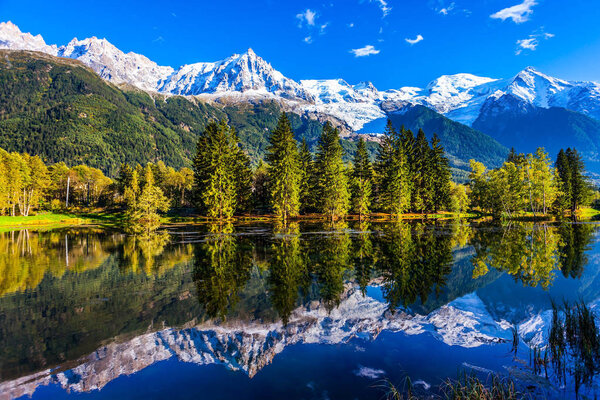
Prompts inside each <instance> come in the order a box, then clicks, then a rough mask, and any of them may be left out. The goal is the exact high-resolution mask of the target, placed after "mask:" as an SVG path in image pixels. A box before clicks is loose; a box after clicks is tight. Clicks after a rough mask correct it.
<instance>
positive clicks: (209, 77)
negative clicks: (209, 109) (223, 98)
mask: <svg viewBox="0 0 600 400" xmlns="http://www.w3.org/2000/svg"><path fill="white" fill-rule="evenodd" d="M157 89H158V91H159V92H166V93H171V94H179V95H200V94H218V93H229V92H241V93H247V94H258V95H267V94H273V95H275V96H278V97H281V98H284V99H291V100H294V99H296V100H297V99H299V100H306V101H312V97H311V95H310V94H309V93H308V91H307V90H306V89H305V88H303V87H302V86H301V85H299V84H298V83H296V82H295V81H294V80H292V79H289V78H286V77H285V76H283V74H282V73H281V72H279V71H277V70H275V69H274V68H273V67H272V66H271V64H269V63H268V62H266V61H265V60H263V59H262V58H260V57H259V56H257V55H256V53H254V51H252V49H248V51H247V52H246V53H244V54H234V55H233V56H231V57H229V58H227V59H225V60H222V61H217V62H212V63H197V64H191V65H184V66H183V67H181V68H179V69H178V70H177V71H175V72H174V73H173V74H171V75H170V76H169V77H168V78H167V79H166V80H165V82H164V83H162V84H161V85H159V86H158V87H157Z"/></svg>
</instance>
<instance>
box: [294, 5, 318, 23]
mask: <svg viewBox="0 0 600 400" xmlns="http://www.w3.org/2000/svg"><path fill="white" fill-rule="evenodd" d="M296 18H298V19H299V20H300V22H299V26H302V23H303V22H306V24H307V25H310V26H314V25H315V19H316V18H317V13H316V12H314V11H312V10H311V9H310V8H307V9H306V11H304V12H301V13H300V14H296Z"/></svg>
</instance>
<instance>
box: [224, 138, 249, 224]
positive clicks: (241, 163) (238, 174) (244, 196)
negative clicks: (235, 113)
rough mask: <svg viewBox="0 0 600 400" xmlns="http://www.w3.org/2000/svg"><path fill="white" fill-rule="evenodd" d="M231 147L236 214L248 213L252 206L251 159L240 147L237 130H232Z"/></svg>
mask: <svg viewBox="0 0 600 400" xmlns="http://www.w3.org/2000/svg"><path fill="white" fill-rule="evenodd" d="M229 139H230V146H231V148H232V153H233V177H234V182H235V193H236V197H235V212H236V213H238V214H240V213H243V212H248V211H249V210H250V208H251V206H252V204H251V197H252V168H250V158H249V157H248V155H247V154H246V153H245V152H244V150H242V148H241V147H240V141H239V138H238V136H237V133H236V131H235V129H233V128H230V135H229Z"/></svg>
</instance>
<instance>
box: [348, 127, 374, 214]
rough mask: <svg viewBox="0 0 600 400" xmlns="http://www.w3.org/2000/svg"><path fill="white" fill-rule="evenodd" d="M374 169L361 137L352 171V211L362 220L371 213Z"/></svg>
mask: <svg viewBox="0 0 600 400" xmlns="http://www.w3.org/2000/svg"><path fill="white" fill-rule="evenodd" d="M372 179H373V169H372V167H371V162H370V161H369V155H368V154H367V145H366V143H365V141H364V139H363V138H362V137H361V138H360V139H359V141H358V146H357V148H356V154H355V155H354V166H353V169H352V209H353V211H354V212H355V213H357V214H358V216H359V219H362V218H363V216H364V215H365V214H368V213H369V212H370V208H371V196H372Z"/></svg>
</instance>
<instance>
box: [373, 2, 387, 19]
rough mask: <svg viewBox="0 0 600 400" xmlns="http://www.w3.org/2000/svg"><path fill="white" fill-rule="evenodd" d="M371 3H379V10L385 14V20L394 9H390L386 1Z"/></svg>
mask: <svg viewBox="0 0 600 400" xmlns="http://www.w3.org/2000/svg"><path fill="white" fill-rule="evenodd" d="M369 3H377V5H378V6H379V9H380V10H381V12H382V13H383V18H385V17H387V16H388V14H389V13H390V11H392V7H390V6H389V5H388V3H387V1H385V0H369Z"/></svg>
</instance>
